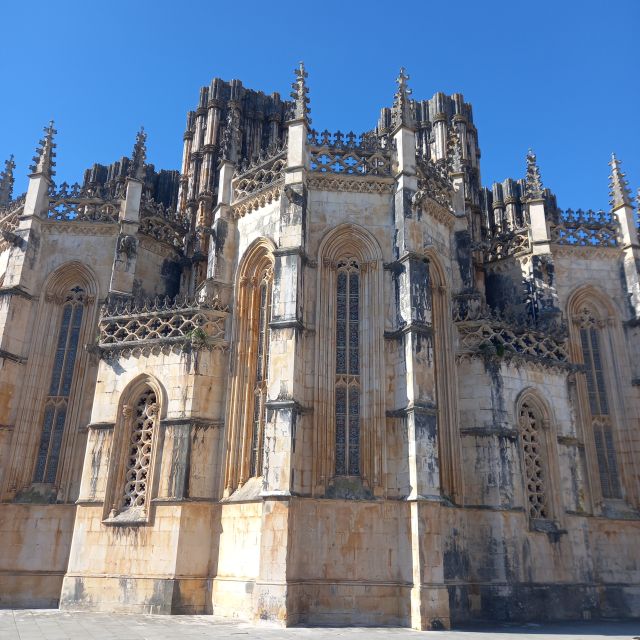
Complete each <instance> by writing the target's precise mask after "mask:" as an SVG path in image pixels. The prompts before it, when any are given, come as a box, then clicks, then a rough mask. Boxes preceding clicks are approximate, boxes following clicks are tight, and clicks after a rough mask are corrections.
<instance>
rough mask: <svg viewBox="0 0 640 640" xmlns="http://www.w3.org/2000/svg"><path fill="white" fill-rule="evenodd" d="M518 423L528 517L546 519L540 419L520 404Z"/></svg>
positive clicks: (547, 513) (532, 411) (529, 408)
mask: <svg viewBox="0 0 640 640" xmlns="http://www.w3.org/2000/svg"><path fill="white" fill-rule="evenodd" d="M518 422H519V426H520V442H521V444H522V457H523V461H524V474H525V483H526V493H527V500H528V503H529V515H530V517H532V518H548V517H549V509H548V506H547V493H546V487H545V483H546V477H545V475H546V473H545V460H544V456H543V445H542V442H541V438H540V432H539V428H540V418H539V416H538V415H537V414H536V412H535V411H534V410H533V408H532V407H531V406H530V405H528V404H527V403H522V406H521V407H520V415H519V417H518Z"/></svg>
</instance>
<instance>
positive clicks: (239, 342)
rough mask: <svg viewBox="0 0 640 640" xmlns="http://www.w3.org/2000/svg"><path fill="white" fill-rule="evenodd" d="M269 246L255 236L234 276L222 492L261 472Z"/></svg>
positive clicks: (270, 266)
mask: <svg viewBox="0 0 640 640" xmlns="http://www.w3.org/2000/svg"><path fill="white" fill-rule="evenodd" d="M274 249H275V245H274V243H273V242H272V241H271V240H268V239H266V238H259V239H257V240H255V241H254V242H253V243H252V244H251V245H250V246H249V247H248V248H247V250H246V251H245V253H244V255H243V256H242V259H241V261H240V264H239V266H238V271H237V276H236V286H235V292H236V293H235V302H234V309H233V353H232V355H231V358H230V374H231V384H230V393H229V399H228V402H227V421H226V422H227V447H226V465H225V490H224V493H225V496H228V495H230V494H231V493H232V492H233V491H235V490H236V489H237V488H238V487H240V486H242V485H243V484H244V483H245V482H246V481H247V480H248V479H249V478H251V477H258V476H261V475H262V463H263V456H264V431H265V422H266V415H267V414H266V401H267V385H268V373H269V322H270V321H271V297H272V286H273V265H274V257H273V251H274Z"/></svg>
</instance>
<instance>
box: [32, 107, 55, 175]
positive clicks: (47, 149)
mask: <svg viewBox="0 0 640 640" xmlns="http://www.w3.org/2000/svg"><path fill="white" fill-rule="evenodd" d="M56 133H58V132H57V131H56V130H55V129H54V128H53V120H50V121H49V125H48V126H46V127H45V128H44V138H43V139H42V140H40V142H39V143H38V144H39V146H38V148H37V149H36V155H35V156H33V162H34V164H33V165H31V167H30V168H31V175H32V176H37V175H41V176H44V177H45V178H47V180H52V178H53V176H54V175H55V173H56V172H55V171H54V170H53V167H55V166H56V163H55V161H54V158H55V157H56V143H55V141H54V139H53V136H54V135H55V134H56Z"/></svg>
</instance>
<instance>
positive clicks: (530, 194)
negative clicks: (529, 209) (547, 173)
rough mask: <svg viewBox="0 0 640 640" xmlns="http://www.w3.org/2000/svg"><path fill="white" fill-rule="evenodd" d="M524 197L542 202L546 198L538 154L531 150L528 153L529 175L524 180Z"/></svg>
mask: <svg viewBox="0 0 640 640" xmlns="http://www.w3.org/2000/svg"><path fill="white" fill-rule="evenodd" d="M524 182H525V186H524V195H525V198H526V199H527V200H541V199H542V198H543V197H544V187H543V186H542V177H541V176H540V168H539V167H538V163H537V160H536V154H535V153H533V151H531V149H529V151H528V152H527V175H526V176H525V179H524Z"/></svg>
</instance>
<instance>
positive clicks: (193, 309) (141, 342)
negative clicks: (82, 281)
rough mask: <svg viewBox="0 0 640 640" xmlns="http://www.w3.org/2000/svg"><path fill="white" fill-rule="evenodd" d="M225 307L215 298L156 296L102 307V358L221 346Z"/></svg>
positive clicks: (100, 344) (223, 343)
mask: <svg viewBox="0 0 640 640" xmlns="http://www.w3.org/2000/svg"><path fill="white" fill-rule="evenodd" d="M227 315H228V309H227V308H226V307H223V306H222V305H220V304H219V302H218V301H217V300H212V301H198V300H196V299H194V298H179V299H176V300H171V299H170V298H162V299H156V300H154V301H149V300H147V301H143V302H137V303H135V302H134V303H128V304H116V305H112V306H105V307H103V308H102V310H101V314H100V321H99V331H100V333H99V340H98V347H99V349H100V351H101V353H102V356H103V357H105V356H106V357H109V356H113V355H115V354H122V355H125V356H128V355H132V354H133V355H138V354H140V353H143V352H144V353H147V352H151V351H155V350H156V349H157V350H162V349H163V348H166V347H169V348H172V347H178V348H179V349H181V350H183V351H189V350H193V349H200V348H207V349H211V348H224V347H226V341H225V321H226V317H227Z"/></svg>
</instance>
